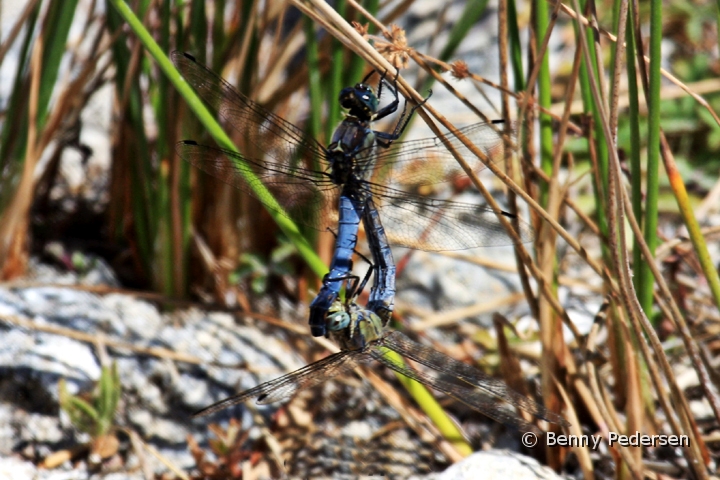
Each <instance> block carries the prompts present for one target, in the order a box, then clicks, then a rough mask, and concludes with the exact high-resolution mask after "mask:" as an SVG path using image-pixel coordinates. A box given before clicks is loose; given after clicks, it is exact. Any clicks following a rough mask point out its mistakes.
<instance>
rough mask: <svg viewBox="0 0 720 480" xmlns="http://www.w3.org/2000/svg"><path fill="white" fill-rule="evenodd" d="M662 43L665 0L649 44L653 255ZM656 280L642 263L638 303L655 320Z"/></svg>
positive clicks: (657, 8)
mask: <svg viewBox="0 0 720 480" xmlns="http://www.w3.org/2000/svg"><path fill="white" fill-rule="evenodd" d="M661 44H662V0H651V1H650V44H649V51H648V55H649V57H650V66H649V69H648V78H649V81H650V82H649V89H648V98H647V105H648V146H647V173H646V175H647V180H646V186H645V215H644V217H642V218H643V222H642V227H643V233H644V234H645V243H647V245H648V248H650V251H651V252H653V253H654V252H655V249H656V248H657V245H658V239H657V227H658V199H659V195H660V180H659V178H660V176H659V173H660V86H661V83H662V77H661V75H660V67H661V62H662V58H661V54H662V52H661V49H660V46H661ZM654 283H655V279H654V278H653V276H652V273H651V272H650V268H649V267H648V266H647V265H646V264H645V262H642V263H641V266H640V280H639V285H640V289H639V291H638V300H639V301H640V305H641V306H642V308H643V310H644V311H645V314H646V315H647V316H648V318H653V315H652V305H653V285H654Z"/></svg>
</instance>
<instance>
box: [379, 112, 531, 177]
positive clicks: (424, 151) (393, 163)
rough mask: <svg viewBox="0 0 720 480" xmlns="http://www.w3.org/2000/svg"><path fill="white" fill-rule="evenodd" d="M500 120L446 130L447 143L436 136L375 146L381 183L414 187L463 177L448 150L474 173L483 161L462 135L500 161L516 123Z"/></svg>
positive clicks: (478, 170)
mask: <svg viewBox="0 0 720 480" xmlns="http://www.w3.org/2000/svg"><path fill="white" fill-rule="evenodd" d="M505 126H506V124H505V123H504V122H503V121H502V120H496V121H491V122H480V123H476V124H473V125H469V126H467V127H464V128H461V129H458V130H455V131H453V132H448V133H446V134H445V138H446V143H443V141H442V140H441V139H440V138H438V137H431V138H425V139H420V140H410V141H407V142H395V143H393V144H392V145H391V146H390V147H389V148H387V149H383V148H378V149H377V155H376V160H375V162H376V169H377V171H378V172H379V174H380V175H381V176H380V177H379V180H378V181H380V182H381V183H393V184H395V185H397V186H400V187H402V188H416V187H418V186H422V185H434V184H437V183H441V182H451V181H453V180H455V179H457V178H461V177H465V176H466V173H465V172H464V171H463V170H462V168H461V167H460V165H459V164H458V163H457V160H456V159H455V157H454V156H453V155H452V153H451V152H450V149H453V150H456V151H457V152H458V153H459V154H460V155H461V156H462V157H463V158H464V159H465V161H466V162H468V164H469V165H470V168H471V170H472V171H474V172H475V173H478V172H480V171H481V170H483V169H485V168H486V167H485V164H484V163H483V162H482V161H481V160H480V159H479V158H478V157H477V156H476V155H475V154H474V153H473V152H472V151H471V150H470V149H469V148H467V147H466V146H465V144H463V142H462V140H460V138H459V137H461V136H464V137H465V138H467V139H468V140H469V141H470V142H471V143H472V144H473V145H475V146H476V147H477V148H478V149H479V150H480V151H481V152H482V153H484V154H485V156H486V158H487V160H489V161H490V162H492V163H497V162H502V161H503V159H504V158H505V150H506V148H512V146H513V145H514V143H515V135H516V129H517V124H516V123H515V122H510V123H509V124H508V127H507V128H506V127H505Z"/></svg>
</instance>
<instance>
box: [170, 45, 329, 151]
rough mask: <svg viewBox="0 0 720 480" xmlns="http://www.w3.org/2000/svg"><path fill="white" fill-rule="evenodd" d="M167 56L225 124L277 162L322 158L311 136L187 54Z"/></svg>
mask: <svg viewBox="0 0 720 480" xmlns="http://www.w3.org/2000/svg"><path fill="white" fill-rule="evenodd" d="M170 58H172V61H173V63H174V64H175V66H176V67H177V68H178V70H180V73H182V75H183V78H185V80H186V81H187V82H188V83H189V84H190V85H192V86H193V88H194V89H195V91H196V92H197V93H198V95H200V97H202V99H203V100H205V102H206V103H207V104H208V105H209V106H210V107H211V108H212V109H214V110H215V111H216V112H217V113H218V115H219V116H220V117H221V118H222V119H223V120H224V121H225V122H226V123H227V125H228V126H229V127H231V128H233V129H235V131H237V132H238V133H240V134H241V135H242V136H243V137H244V138H246V139H247V140H248V141H250V142H251V143H252V144H253V145H255V146H256V147H257V148H258V149H259V150H260V151H262V152H263V153H265V154H266V155H268V156H269V157H271V158H273V159H275V161H276V162H277V163H278V164H284V163H286V162H292V161H296V160H299V159H306V160H308V159H313V158H325V149H324V148H323V147H322V145H320V144H319V143H318V142H317V141H316V140H315V139H313V138H311V137H308V136H306V135H305V133H304V132H303V131H302V130H301V129H299V128H298V127H296V126H295V125H293V124H292V123H290V122H288V121H287V120H285V119H284V118H282V117H279V116H277V115H275V114H274V113H272V112H270V111H268V110H267V109H266V108H264V107H262V106H261V105H260V104H258V103H257V102H255V101H253V100H251V99H249V98H248V97H246V96H245V95H243V94H242V93H240V92H238V91H237V90H236V89H235V88H234V87H233V86H232V85H230V84H229V83H228V82H226V81H225V80H223V79H222V78H221V77H220V76H218V75H217V74H215V73H214V72H212V71H211V70H209V69H208V68H206V67H205V66H203V65H201V64H199V63H198V62H197V61H196V60H195V59H194V58H193V57H192V56H191V55H188V54H186V53H183V52H172V53H171V54H170Z"/></svg>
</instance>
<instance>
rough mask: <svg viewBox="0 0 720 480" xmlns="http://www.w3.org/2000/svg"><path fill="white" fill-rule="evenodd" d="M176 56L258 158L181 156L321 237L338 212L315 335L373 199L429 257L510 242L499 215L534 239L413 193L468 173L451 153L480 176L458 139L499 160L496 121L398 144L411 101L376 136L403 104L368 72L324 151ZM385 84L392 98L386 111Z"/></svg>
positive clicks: (313, 316)
mask: <svg viewBox="0 0 720 480" xmlns="http://www.w3.org/2000/svg"><path fill="white" fill-rule="evenodd" d="M171 58H172V60H173V62H174V63H175V65H176V66H177V68H178V69H179V70H180V72H181V73H182V75H183V77H184V78H185V80H186V81H187V82H188V83H189V84H190V85H192V86H193V87H194V89H195V90H196V92H197V93H198V94H199V95H200V96H201V97H202V98H203V100H204V101H205V102H206V103H207V104H208V105H209V106H210V107H211V109H213V110H215V111H216V112H217V114H218V115H219V116H220V118H222V119H223V120H224V122H225V123H226V124H227V125H228V126H229V127H230V128H232V129H234V130H235V131H236V132H237V133H239V134H240V135H241V136H242V138H243V139H244V140H245V142H246V144H247V145H248V146H249V147H251V148H253V149H254V150H255V151H256V152H258V153H257V155H252V154H244V153H239V152H234V151H229V150H223V149H219V148H215V147H213V146H207V145H199V144H198V143H197V142H195V141H192V140H186V141H182V142H179V143H178V144H177V146H176V151H177V152H178V154H179V155H180V156H181V157H182V158H183V159H185V160H187V161H188V162H190V163H191V164H193V165H194V166H195V167H197V168H199V169H200V170H202V171H204V172H206V173H208V174H210V175H212V176H214V177H216V178H218V179H219V180H221V181H223V182H225V183H227V184H229V185H231V186H233V187H235V188H238V189H240V190H242V191H244V192H246V193H248V194H250V195H253V196H255V194H254V192H253V185H252V182H254V181H258V182H262V183H263V184H264V185H265V186H266V187H267V189H268V190H269V191H270V192H272V193H273V195H274V197H275V199H276V200H277V204H275V203H270V202H267V201H265V200H263V199H260V198H258V199H259V200H260V201H261V202H263V203H264V205H265V207H266V208H268V209H270V210H275V211H276V212H277V213H280V214H282V215H286V216H288V217H289V218H291V219H292V220H293V221H295V222H296V223H299V224H302V225H307V226H310V227H312V228H316V229H318V230H321V231H324V230H326V229H327V228H328V222H333V223H335V222H334V220H335V219H334V218H331V216H330V215H328V212H330V211H331V210H332V207H333V206H334V205H337V206H338V207H337V208H338V217H339V218H338V219H337V225H338V232H337V240H336V244H335V251H334V252H335V253H334V256H333V259H332V261H331V264H330V273H328V274H327V275H326V276H325V278H324V279H323V285H322V287H321V289H320V291H319V293H318V295H317V296H316V297H315V299H314V300H313V302H312V303H311V305H310V320H309V323H310V328H311V333H312V334H313V335H314V336H326V335H327V334H328V331H327V329H326V326H325V319H326V316H327V313H328V311H329V309H330V307H331V306H332V305H333V303H334V302H335V301H336V300H337V299H338V298H339V295H340V291H341V289H342V287H343V285H344V284H345V283H346V281H347V280H348V278H350V277H351V276H352V275H351V274H350V272H351V270H352V254H353V251H354V248H355V245H356V242H357V236H358V230H359V224H360V222H361V221H364V220H363V217H364V215H365V214H366V212H365V205H366V204H367V201H368V199H370V198H372V199H374V201H375V202H376V203H377V209H378V211H380V212H381V213H382V217H383V223H384V224H385V225H386V227H387V228H388V230H389V231H391V232H392V240H391V244H392V245H396V246H404V247H410V248H416V249H421V250H426V251H443V250H462V249H468V248H474V247H481V246H497V245H509V244H511V243H512V238H511V237H509V236H508V234H507V232H506V231H505V229H504V227H503V224H502V222H501V221H500V220H499V218H498V215H502V216H505V217H506V218H508V219H513V220H516V221H515V224H516V225H518V227H517V228H518V232H517V233H518V237H519V239H520V241H521V242H528V241H531V240H532V238H533V232H532V229H531V228H530V227H529V226H528V225H527V224H525V223H523V222H521V221H519V220H517V219H516V217H515V216H514V215H512V214H510V213H507V212H502V211H499V212H496V211H494V210H492V209H489V208H487V207H482V206H478V205H474V204H469V203H461V202H455V201H451V200H447V199H440V198H431V197H426V196H423V195H418V194H415V193H413V192H412V191H408V189H409V188H420V187H422V186H428V185H437V184H442V183H446V182H451V181H453V180H454V179H457V178H458V177H459V176H461V175H464V172H462V170H461V169H460V168H459V166H458V165H457V163H456V162H455V160H454V157H453V156H452V155H451V154H450V152H449V151H448V148H451V149H452V150H454V151H456V152H457V153H459V154H460V155H462V156H463V157H464V158H465V159H466V160H467V161H470V162H471V163H470V166H471V168H472V169H473V170H474V171H476V172H477V171H480V170H482V169H483V168H484V167H485V166H484V164H483V163H482V161H481V159H478V157H476V156H475V155H474V154H473V153H472V152H471V150H470V149H469V148H467V147H466V146H465V145H464V144H463V142H462V141H461V137H465V138H467V139H469V140H470V141H471V142H472V143H473V144H474V145H475V146H476V147H477V148H479V149H480V150H481V151H482V152H483V153H484V154H485V157H486V158H490V159H494V158H497V157H498V155H497V154H498V152H500V153H502V147H503V145H504V142H505V140H504V138H503V135H502V133H501V132H500V131H499V129H498V128H499V127H498V123H497V122H484V123H478V124H475V125H470V126H468V127H465V128H463V129H460V130H457V131H452V132H449V133H447V134H446V135H445V139H444V140H441V139H439V138H429V139H424V140H412V141H404V142H399V141H396V140H397V139H398V138H399V137H400V136H401V134H402V133H403V131H404V130H405V128H406V126H407V125H408V122H409V120H410V118H411V116H412V114H413V113H414V111H415V109H416V108H418V107H419V106H420V105H421V104H419V105H415V106H413V107H412V108H411V109H410V111H409V112H407V102H405V107H404V108H403V110H402V113H401V115H400V117H399V119H398V121H397V123H396V125H395V128H394V129H393V131H392V132H389V133H388V132H381V131H377V130H373V129H372V126H371V124H372V123H373V122H376V121H378V120H380V119H382V118H385V117H388V116H389V115H391V114H393V113H395V112H396V111H397V110H398V108H399V104H400V102H399V97H398V92H397V87H396V83H397V76H396V78H395V81H394V82H392V83H394V84H395V86H393V85H392V84H391V83H390V82H387V81H385V75H381V80H380V83H379V86H378V92H377V94H376V93H375V90H374V89H373V88H372V86H370V85H368V84H367V83H365V82H366V81H367V79H368V78H369V76H368V77H366V78H365V79H364V80H363V81H362V82H360V83H358V84H356V85H355V86H353V87H348V88H345V89H343V90H342V91H341V93H340V98H339V100H340V104H341V106H342V107H343V108H345V109H346V110H347V115H346V117H345V119H344V120H343V121H342V122H341V123H340V125H339V126H338V127H337V129H336V130H335V132H334V134H333V137H332V139H331V142H330V144H329V145H328V146H327V147H326V146H323V145H322V144H320V143H319V142H318V141H316V140H315V139H313V138H312V137H310V136H308V135H307V134H306V133H305V132H304V131H303V130H302V129H301V128H299V127H297V126H295V125H294V124H292V123H291V122H289V121H287V120H285V119H283V118H281V117H280V116H278V115H275V114H273V113H272V112H270V111H268V110H267V109H265V108H264V107H262V106H261V105H260V104H258V103H257V102H255V101H253V100H251V99H250V98H248V97H247V96H245V95H243V94H242V93H240V92H238V91H237V90H236V89H235V88H234V87H233V86H232V85H230V84H229V83H228V82H226V81H225V80H223V79H222V78H221V77H220V76H218V75H217V74H215V73H214V72H212V71H211V70H210V69H208V68H207V67H205V66H203V65H201V64H200V63H198V62H197V61H196V60H195V59H194V58H193V57H192V56H191V55H189V54H187V53H182V52H173V53H172V54H171ZM372 73H373V72H371V73H370V74H372ZM384 84H386V88H387V89H388V90H389V91H390V92H391V94H392V95H393V97H394V100H393V101H392V102H391V103H389V104H388V105H386V106H385V107H383V108H379V98H380V96H381V94H382V88H383V85H384ZM426 100H427V99H426ZM260 157H262V158H260ZM316 163H317V164H318V165H316ZM247 169H250V170H252V171H253V172H254V174H255V176H256V178H257V180H252V181H248V180H247V179H246V177H245V175H244V174H243V172H244V171H245V170H247ZM256 198H257V197H256ZM278 205H279V208H280V209H279V210H278ZM323 220H325V221H326V222H325V223H324V222H323Z"/></svg>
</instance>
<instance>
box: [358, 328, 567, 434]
mask: <svg viewBox="0 0 720 480" xmlns="http://www.w3.org/2000/svg"><path fill="white" fill-rule="evenodd" d="M379 345H382V346H384V347H387V348H388V349H390V350H393V351H395V352H397V353H399V354H400V355H402V356H403V357H405V358H409V359H410V360H413V361H415V362H418V363H420V364H422V365H425V366H426V367H428V368H431V369H433V370H435V372H440V373H442V374H444V375H446V376H448V377H451V378H454V379H456V380H455V381H452V382H451V381H448V380H445V379H443V378H440V377H438V376H435V375H436V374H428V373H426V372H419V371H415V370H411V369H410V368H409V367H406V366H405V365H400V364H394V362H393V361H392V360H390V359H388V358H387V357H386V356H385V355H384V354H383V352H382V350H380V349H376V350H375V352H374V353H372V356H373V357H374V358H376V359H378V360H380V361H381V362H382V363H384V364H385V365H387V366H388V367H390V368H392V369H393V370H395V371H397V372H399V373H402V374H403V375H407V376H408V377H410V378H414V379H415V380H417V381H419V382H422V383H424V384H426V385H428V386H430V387H433V388H436V389H437V390H440V391H441V392H444V393H446V394H448V395H450V396H451V397H453V398H455V399H457V400H459V401H461V402H463V403H465V404H466V405H468V406H470V407H472V408H474V409H476V410H478V411H480V412H482V413H484V414H486V415H487V416H489V417H491V418H493V419H495V420H497V421H499V422H502V423H504V424H506V425H512V426H516V427H518V428H523V429H531V430H533V429H534V427H532V426H530V424H528V423H527V422H525V421H524V420H523V419H521V418H520V417H518V416H517V415H516V414H515V413H514V412H512V411H510V410H507V409H505V408H502V405H501V404H499V403H498V400H501V401H502V402H505V403H507V404H509V405H512V406H514V407H517V408H521V409H522V410H525V411H526V412H528V413H530V414H532V415H534V416H535V417H538V418H541V419H543V420H546V421H548V422H551V423H557V424H560V425H564V426H570V424H569V423H568V422H567V420H565V419H564V418H563V417H562V416H560V415H558V414H557V413H554V412H551V411H549V410H548V409H547V408H545V407H544V406H542V405H540V404H539V403H536V402H534V401H532V400H530V399H529V398H527V397H525V396H523V395H521V394H519V393H517V392H516V391H514V390H513V389H511V388H510V387H508V386H507V385H505V383H503V382H502V381H500V380H497V379H494V378H491V377H489V376H487V375H485V374H484V373H482V372H481V371H480V370H477V369H476V368H473V367H471V366H470V365H467V364H465V363H463V362H460V361H458V360H455V359H454V358H452V357H449V356H447V355H445V354H443V353H440V352H438V351H437V350H434V349H433V348H430V347H427V346H425V345H421V344H419V343H417V342H414V341H412V340H410V339H409V338H408V337H407V336H405V335H403V334H402V333H401V332H391V333H389V334H388V335H386V336H385V337H384V338H383V339H381V340H380V342H379ZM380 357H382V358H380ZM401 369H402V371H401ZM408 371H409V372H410V373H411V374H410V375H409V374H408Z"/></svg>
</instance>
